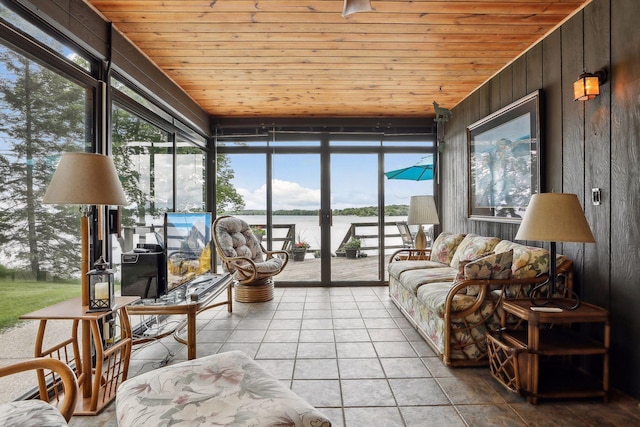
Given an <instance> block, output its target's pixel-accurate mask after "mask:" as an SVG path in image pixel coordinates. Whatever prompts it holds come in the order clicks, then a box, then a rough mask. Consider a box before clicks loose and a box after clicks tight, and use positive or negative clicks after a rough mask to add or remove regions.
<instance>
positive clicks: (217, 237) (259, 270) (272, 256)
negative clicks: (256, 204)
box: [213, 216, 289, 302]
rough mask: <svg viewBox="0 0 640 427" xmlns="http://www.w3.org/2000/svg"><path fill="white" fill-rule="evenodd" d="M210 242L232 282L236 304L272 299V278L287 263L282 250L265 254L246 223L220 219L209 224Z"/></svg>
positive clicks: (227, 218) (286, 255) (240, 220)
mask: <svg viewBox="0 0 640 427" xmlns="http://www.w3.org/2000/svg"><path fill="white" fill-rule="evenodd" d="M213 240H214V243H215V245H216V252H217V253H218V256H219V257H220V261H221V262H222V266H223V268H224V269H225V270H226V271H228V272H229V273H231V274H232V275H233V278H234V280H235V282H236V285H235V288H236V292H235V293H236V297H235V298H236V301H239V302H263V301H269V300H271V299H273V287H274V286H273V276H275V275H277V274H279V273H280V272H281V271H282V270H284V267H285V266H286V265H287V262H288V261H289V254H288V253H287V252H286V251H268V250H266V249H265V248H264V247H263V246H262V245H261V244H260V242H259V241H258V239H257V238H256V236H255V235H254V234H253V232H252V231H251V227H250V226H249V224H247V222H246V221H243V220H242V219H240V218H236V217H232V216H221V217H218V218H216V220H215V221H214V222H213Z"/></svg>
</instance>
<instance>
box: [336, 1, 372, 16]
mask: <svg viewBox="0 0 640 427" xmlns="http://www.w3.org/2000/svg"><path fill="white" fill-rule="evenodd" d="M372 10H373V8H372V7H371V0H344V6H343V8H342V16H347V15H351V14H352V13H357V12H370V11H372Z"/></svg>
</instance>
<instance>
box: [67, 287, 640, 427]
mask: <svg viewBox="0 0 640 427" xmlns="http://www.w3.org/2000/svg"><path fill="white" fill-rule="evenodd" d="M387 292H388V290H387V288H386V287H351V288H276V297H275V298H274V299H273V300H272V301H269V302H266V303H259V304H242V303H236V302H234V310H233V313H231V314H229V313H227V311H226V306H225V307H221V308H216V309H213V310H209V311H206V312H203V313H201V314H200V315H199V316H198V330H199V332H198V356H204V355H208V354H212V353H216V352H222V351H226V350H232V349H239V350H242V351H244V352H246V353H247V354H248V355H250V356H251V357H253V358H254V359H255V360H257V361H258V362H259V363H260V364H262V365H263V366H265V367H266V368H267V369H268V370H269V371H270V372H271V373H273V375H275V376H276V377H278V378H279V379H281V380H282V381H284V382H286V383H287V384H288V385H289V386H290V387H291V388H292V389H293V390H294V391H295V392H297V393H298V394H299V395H301V396H302V397H304V398H305V399H307V400H308V401H309V402H310V403H311V404H313V405H315V406H316V407H317V408H319V409H320V410H322V411H323V412H324V413H325V414H326V415H327V416H328V417H330V418H331V419H332V421H333V425H334V426H346V427H364V426H366V427H378V426H380V427H382V426H384V427H393V426H407V427H409V426H411V427H413V426H526V425H532V426H533V425H535V426H599V427H602V426H623V425H640V407H639V406H638V402H637V401H636V400H633V399H631V398H629V397H627V396H624V395H621V394H617V393H614V394H613V396H612V399H611V402H609V403H603V402H602V401H601V400H599V399H595V400H594V399H589V400H567V401H545V402H542V403H541V404H539V405H536V406H534V405H530V404H528V403H527V402H526V400H525V399H522V398H520V397H518V396H515V395H512V394H511V393H509V392H507V391H505V390H504V389H503V388H502V386H500V385H499V384H498V383H496V382H495V381H494V380H493V378H492V377H491V376H490V374H489V371H488V368H457V369H449V368H446V367H444V366H443V364H442V363H441V361H440V359H438V357H436V356H435V355H434V353H433V351H432V350H431V349H430V348H429V346H428V345H427V344H426V343H425V342H424V341H423V339H422V338H421V337H420V336H419V335H418V334H417V333H416V331H415V330H414V329H413V328H412V326H411V325H410V324H409V323H408V322H407V321H406V319H404V317H403V316H402V315H401V313H400V312H399V311H398V309H397V308H396V307H395V305H394V304H393V303H392V302H391V301H390V299H389V297H388V294H387ZM167 359H170V360H169V363H176V362H179V361H183V360H186V348H185V347H184V346H183V345H181V344H178V343H177V342H176V341H174V340H173V338H172V337H168V338H164V339H163V340H160V341H159V342H156V343H153V344H151V345H145V346H143V347H136V348H134V352H133V354H132V361H131V367H130V375H131V376H133V375H136V374H139V373H142V372H146V371H148V370H151V369H155V368H157V367H159V366H160V365H161V363H162V362H163V361H165V360H167ZM114 413H115V410H114V405H113V404H112V405H110V407H108V408H107V409H106V410H105V411H104V412H103V413H102V414H101V415H99V416H97V417H73V418H72V420H71V423H70V424H71V425H72V426H92V427H95V426H115V425H116V422H115V416H114Z"/></svg>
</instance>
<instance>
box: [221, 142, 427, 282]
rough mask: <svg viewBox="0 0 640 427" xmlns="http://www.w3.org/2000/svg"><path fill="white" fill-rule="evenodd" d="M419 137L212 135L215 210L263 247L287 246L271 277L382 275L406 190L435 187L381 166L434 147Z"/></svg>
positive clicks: (366, 278)
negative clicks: (282, 264) (259, 238)
mask: <svg viewBox="0 0 640 427" xmlns="http://www.w3.org/2000/svg"><path fill="white" fill-rule="evenodd" d="M425 139H426V138H425V137H422V139H417V138H414V139H413V140H411V141H410V143H406V142H405V141H403V140H401V141H399V142H398V141H393V142H391V143H390V144H389V146H388V147H387V146H385V144H384V141H381V135H379V134H373V135H358V137H356V138H353V137H351V136H349V137H345V135H343V134H340V135H333V134H331V133H320V134H312V135H303V136H302V137H298V134H295V135H294V136H292V135H290V134H287V135H284V136H279V135H276V136H274V135H273V134H271V133H269V134H264V135H259V136H248V137H242V138H238V139H231V138H229V139H221V140H220V141H218V154H217V159H218V171H217V172H218V188H217V193H216V194H217V198H218V201H217V203H216V206H217V213H218V215H221V214H231V215H234V216H239V217H241V218H243V219H245V220H247V222H248V223H249V224H251V225H253V226H254V228H255V229H256V231H258V232H259V233H260V234H264V237H263V245H264V246H265V248H267V249H269V250H285V251H287V252H289V254H290V259H289V264H288V265H287V267H286V268H285V270H284V272H282V273H280V274H279V275H278V276H276V277H275V278H274V280H275V282H276V285H285V286H298V285H299V286H310V285H318V286H352V285H354V284H356V285H359V284H362V285H371V284H383V283H384V281H385V280H386V268H385V267H386V264H387V260H388V258H389V256H390V255H391V254H392V253H393V252H394V251H396V250H397V249H399V248H401V247H403V241H402V238H401V236H400V233H399V224H400V223H403V222H404V223H406V219H407V211H408V205H409V198H410V196H412V195H416V194H433V188H434V187H433V175H432V176H431V178H429V180H428V181H424V182H417V181H414V182H412V181H402V180H393V179H389V178H387V177H386V176H385V172H386V171H388V170H391V169H393V168H400V167H407V166H411V165H412V164H414V163H416V162H418V161H420V159H421V158H422V157H423V156H425V155H426V154H427V153H428V151H430V150H432V148H431V149H425V146H429V145H431V147H433V144H432V142H431V143H429V142H426V143H425ZM416 140H418V141H419V143H420V144H418V143H416V142H415V141H416ZM405 144H406V146H405ZM412 144H413V145H412ZM414 228H415V227H414Z"/></svg>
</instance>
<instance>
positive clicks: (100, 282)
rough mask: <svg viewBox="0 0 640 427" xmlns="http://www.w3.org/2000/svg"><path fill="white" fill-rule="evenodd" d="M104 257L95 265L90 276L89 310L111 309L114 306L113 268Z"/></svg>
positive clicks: (89, 273) (88, 274)
mask: <svg viewBox="0 0 640 427" xmlns="http://www.w3.org/2000/svg"><path fill="white" fill-rule="evenodd" d="M107 267H109V263H107V262H106V261H105V260H104V258H103V257H100V259H99V260H98V261H96V263H95V264H94V265H93V268H94V269H93V270H91V271H90V272H88V273H87V276H89V311H109V310H111V307H113V270H110V269H108V268H107Z"/></svg>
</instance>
